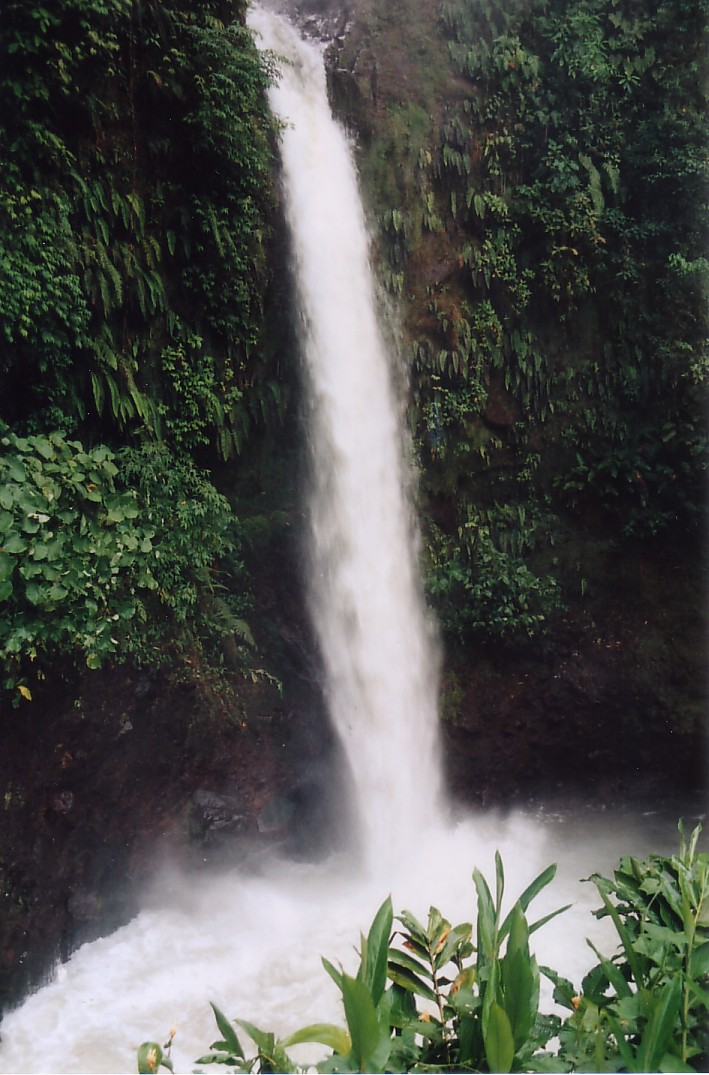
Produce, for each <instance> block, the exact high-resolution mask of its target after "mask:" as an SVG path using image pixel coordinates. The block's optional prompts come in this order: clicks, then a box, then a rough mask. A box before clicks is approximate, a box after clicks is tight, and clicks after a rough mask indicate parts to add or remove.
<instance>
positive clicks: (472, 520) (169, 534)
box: [0, 0, 709, 703]
mask: <svg viewBox="0 0 709 1075" xmlns="http://www.w3.org/2000/svg"><path fill="white" fill-rule="evenodd" d="M245 6H246V5H245V2H244V0H235V2H233V3H228V2H226V0H164V2H157V0H43V2H42V3H41V4H34V3H29V2H28V0H10V2H9V3H8V4H7V5H6V10H5V11H4V13H3V20H2V24H1V25H0V56H2V61H3V62H2V64H1V65H0V258H1V263H2V273H1V275H0V422H1V423H2V426H1V429H0V435H1V439H2V445H3V452H2V457H1V458H0V470H1V472H2V480H1V481H0V541H1V542H2V544H1V545H0V601H2V607H3V615H2V617H1V618H0V660H1V661H2V667H3V684H4V687H5V688H6V690H7V691H8V692H9V695H10V696H11V697H12V698H13V699H14V701H15V702H17V703H21V701H22V699H23V698H24V699H30V698H31V695H32V690H33V687H34V685H35V683H36V682H37V679H38V678H39V677H41V676H44V675H50V674H52V668H53V667H55V666H56V662H57V661H58V660H63V661H64V662H66V661H74V662H76V663H77V664H78V665H79V666H88V668H89V669H91V668H94V667H98V666H99V665H101V664H102V663H103V662H106V661H113V660H125V659H131V660H134V661H137V662H145V663H156V662H166V663H167V664H168V665H169V664H171V663H172V664H174V663H175V662H176V661H177V662H179V660H180V659H181V658H180V655H182V657H184V655H185V653H187V652H189V653H190V654H191V657H192V658H193V659H195V660H197V661H204V662H207V663H210V662H211V664H212V665H214V666H218V665H219V662H220V660H221V659H222V658H221V657H220V652H221V650H222V644H223V641H224V639H225V638H229V639H231V640H232V641H233V640H234V639H236V643H237V649H238V652H239V654H240V657H239V660H240V661H241V662H242V664H243V666H244V667H245V668H246V667H248V664H249V655H248V647H249V643H250V640H251V639H252V636H253V625H252V622H251V620H250V616H251V613H252V610H253V597H252V594H251V592H250V585H249V579H248V572H247V570H246V567H245V562H244V521H243V518H242V517H241V512H240V508H239V505H238V504H236V503H235V500H234V496H233V486H231V485H230V481H229V480H227V481H225V479H224V468H223V466H222V461H224V460H229V461H230V466H231V467H232V468H233V472H235V473H239V472H243V471H244V470H248V468H249V466H250V464H251V462H252V460H253V458H254V457H255V456H256V455H257V454H258V453H261V452H263V451H264V450H265V451H266V452H268V451H269V450H270V451H271V452H273V446H274V444H275V442H276V440H277V437H278V430H279V428H280V423H281V421H282V418H283V415H284V414H288V413H289V409H290V410H291V411H292V408H293V406H294V404H293V393H292V391H291V388H292V377H293V371H292V369H290V368H288V362H287V356H285V352H284V348H283V345H282V341H279V340H278V339H277V336H276V333H275V330H274V329H273V322H274V319H273V318H270V319H269V317H268V316H267V313H268V309H269V302H270V301H271V299H272V295H273V291H274V289H277V288H278V287H282V281H281V280H280V277H281V276H282V265H281V263H280V259H279V256H278V243H279V236H278V224H277V221H278V217H277V204H276V203H277V198H276V195H275V189H276V188H275V185H274V182H273V176H274V160H275V157H274V148H275V144H276V137H277V132H275V131H274V128H273V122H272V120H271V118H270V116H269V113H268V109H267V106H266V103H265V96H264V90H265V87H266V85H267V83H268V80H269V79H270V78H271V77H273V71H272V69H271V66H270V62H269V61H268V60H267V59H264V58H262V57H259V55H258V54H257V52H256V50H255V48H254V45H253V42H252V40H251V38H250V35H249V33H248V31H247V30H246V28H245V26H244V14H245ZM409 8H410V9H411V10H410V12H409V15H410V19H409V28H410V34H411V40H412V41H413V42H416V48H417V49H418V51H419V52H420V53H421V56H423V60H422V61H421V63H422V67H421V68H420V70H419V76H420V77H418V80H417V82H416V90H415V92H412V93H410V94H409V96H407V97H405V96H402V97H401V98H400V99H398V100H397V99H395V97H394V96H392V95H391V94H390V95H389V96H388V97H387V98H384V96H383V91H382V78H380V87H379V93H378V96H377V98H376V100H373V101H372V102H371V111H372V116H373V117H374V118H373V119H372V125H371V129H370V131H369V134H368V137H367V138H366V139H362V144H361V145H360V159H361V163H362V172H363V181H364V184H365V188H366V189H367V191H368V194H369V198H370V201H371V203H372V205H373V206H374V208H375V211H376V214H377V220H378V226H379V246H378V256H379V262H380V267H381V271H382V277H383V279H384V280H385V282H386V283H387V285H388V287H389V289H390V290H391V291H392V292H393V293H394V294H395V295H396V296H397V298H398V300H399V301H400V303H401V306H402V308H403V309H404V310H405V330H404V340H403V351H404V354H405V357H406V359H407V364H408V366H409V367H410V370H411V386H412V410H411V413H412V423H413V426H414V431H415V439H416V447H417V450H418V458H419V462H420V468H421V474H422V480H421V500H422V513H423V517H424V531H425V545H426V550H425V551H426V557H425V559H426V566H427V586H428V593H429V596H430V600H431V602H432V604H433V605H434V606H435V608H436V611H437V613H438V616H439V619H440V621H441V623H442V626H443V630H444V633H445V634H446V636H447V639H448V641H449V643H450V644H451V645H459V646H466V645H469V644H471V643H475V642H480V641H482V642H483V643H485V642H494V643H496V644H498V643H499V644H502V645H507V644H511V645H521V644H522V643H525V641H526V642H529V640H530V639H531V640H534V639H535V638H537V637H539V636H540V635H542V634H543V632H544V631H545V630H546V629H547V626H548V624H549V623H550V622H551V621H553V619H554V617H555V616H556V615H557V614H558V612H559V609H560V608H562V607H563V606H564V603H565V602H568V601H569V600H570V599H572V598H573V597H574V596H575V597H578V596H579V595H580V594H583V592H584V591H585V587H586V585H587V580H586V577H585V576H586V574H587V571H586V569H585V568H584V567H583V566H582V565H579V564H578V563H577V560H578V557H576V559H575V560H574V558H573V556H572V557H571V559H572V560H573V563H572V564H571V566H570V563H569V562H566V560H565V559H564V557H565V555H566V553H565V549H566V548H567V546H568V536H569V533H570V532H577V533H578V532H583V531H585V530H587V529H588V528H591V529H599V528H600V529H601V530H602V532H603V535H604V540H607V541H608V542H610V543H611V544H613V545H614V547H616V548H618V549H627V548H631V549H632V547H633V544H634V543H642V544H644V545H646V546H647V545H648V544H652V543H662V542H665V543H667V542H671V543H672V544H681V545H683V546H684V545H686V547H687V548H688V549H690V550H691V549H694V550H696V547H697V536H698V535H700V534H701V531H702V526H703V516H704V512H705V503H704V501H705V468H706V427H705V413H704V398H705V395H704V394H705V391H706V343H705V338H706V300H707V288H708V286H709V262H708V261H707V256H706V250H707V245H706V239H707V236H706V202H707V162H706V146H707V144H708V139H707V130H706V108H705V104H706V85H707V70H706V65H707V57H708V56H709V51H708V50H707V5H706V2H705V0H660V2H659V3H657V4H653V5H647V4H643V3H639V2H638V0H580V2H579V3H576V4H574V5H573V10H569V6H568V4H566V3H565V2H562V0H529V2H525V3H521V2H516V0H475V2H473V0H447V2H445V3H442V4H439V5H436V6H435V9H431V8H428V7H427V12H428V15H427V18H428V17H429V15H430V13H431V11H433V15H431V17H432V18H433V20H434V23H435V34H434V35H433V37H431V38H430V41H428V42H424V43H421V41H419V38H417V36H416V35H417V28H418V23H417V19H418V18H419V16H420V12H419V15H417V13H416V12H417V6H416V4H409V3H404V2H403V0H398V2H397V3H395V4H392V5H389V6H388V7H387V8H386V9H384V8H381V9H380V8H377V7H376V5H374V7H372V8H371V10H370V12H369V15H368V16H367V18H368V19H369V22H368V24H367V25H368V32H369V33H370V34H371V36H372V40H376V35H377V33H380V32H381V31H382V28H383V27H384V28H386V24H387V23H392V24H393V23H394V22H395V21H396V18H397V16H398V17H401V14H402V11H403V10H404V9H407V10H408V9H409ZM421 17H422V16H421ZM427 49H435V52H434V53H429V52H427V51H426V50H427ZM432 55H434V56H435V58H436V70H435V71H434V70H433V69H432V68H431V67H429V68H428V69H427V68H426V66H425V63H429V64H430V62H431V56H432ZM439 60H440V63H438V61H439ZM432 265H434V270H431V266H432ZM279 274H280V275H279ZM264 446H265V448H264ZM276 454H277V453H274V455H276ZM225 494H227V495H225ZM270 525H271V523H269V522H268V520H266V522H265V523H264V525H263V527H262V528H261V530H258V531H257V533H256V537H255V539H254V540H255V544H256V547H255V555H256V556H258V555H259V541H263V543H264V544H263V546H262V548H265V547H266V544H267V539H266V537H264V535H267V534H268V531H269V526H270ZM253 551H254V550H252V553H253ZM569 555H571V554H569ZM692 555H693V556H694V558H695V559H694V562H696V552H694V553H692ZM567 560H568V557H567Z"/></svg>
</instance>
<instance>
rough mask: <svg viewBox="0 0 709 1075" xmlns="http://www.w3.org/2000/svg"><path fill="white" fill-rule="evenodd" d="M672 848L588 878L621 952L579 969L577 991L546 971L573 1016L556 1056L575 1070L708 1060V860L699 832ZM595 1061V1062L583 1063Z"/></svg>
mask: <svg viewBox="0 0 709 1075" xmlns="http://www.w3.org/2000/svg"><path fill="white" fill-rule="evenodd" d="M680 832H681V833H682V839H681V843H680V849H679V853H678V854H677V855H672V856H671V857H670V858H665V857H662V856H659V855H652V856H650V857H649V858H648V859H645V860H639V859H635V858H628V857H626V858H623V859H621V861H620V863H619V866H618V869H617V870H616V871H615V873H614V875H613V879H612V880H609V879H607V878H604V877H599V876H597V875H594V877H592V878H591V880H592V881H593V882H594V883H595V885H596V887H597V889H598V892H599V894H600V896H601V899H602V901H603V907H602V908H601V909H600V910H599V911H597V912H596V915H597V917H606V916H607V917H610V919H611V921H612V922H613V925H614V927H615V929H616V932H617V935H618V939H619V942H620V943H619V952H618V953H617V954H616V955H615V956H613V958H612V959H608V958H606V957H604V956H602V955H601V954H600V952H598V951H597V950H595V949H594V951H596V954H597V955H598V958H599V963H598V965H597V966H595V967H594V968H593V969H592V970H591V971H589V973H588V974H587V975H586V977H585V979H584V981H583V984H582V992H581V995H580V996H575V995H574V993H573V989H572V987H571V985H570V983H569V982H567V981H565V980H564V979H560V978H559V977H558V976H555V975H554V976H552V977H553V978H554V980H555V982H556V989H555V994H554V996H555V999H557V1000H558V1001H559V1003H561V1004H563V1005H564V1006H565V1007H567V1008H569V1009H570V1010H571V1012H572V1014H571V1015H570V1016H569V1017H568V1018H567V1020H566V1021H565V1023H564V1024H563V1026H562V1028H561V1030H560V1041H561V1049H560V1055H561V1056H562V1057H563V1058H564V1059H565V1060H566V1061H567V1062H568V1063H570V1064H572V1069H573V1070H600V1071H614V1070H617V1069H618V1067H619V1066H622V1067H623V1069H624V1070H626V1071H637V1072H643V1071H700V1070H702V1069H703V1068H704V1067H705V1066H706V1063H707V1060H708V1059H709V1056H708V1053H707V1043H708V1042H709V856H707V855H706V854H700V853H699V852H698V851H697V842H698V838H699V833H700V829H699V828H697V829H695V830H694V832H693V833H692V836H691V837H690V839H689V841H688V842H687V841H686V840H685V838H684V832H683V831H682V826H681V825H680ZM589 1063H592V1064H594V1065H601V1066H598V1067H596V1066H594V1067H593V1068H586V1067H585V1065H586V1064H589Z"/></svg>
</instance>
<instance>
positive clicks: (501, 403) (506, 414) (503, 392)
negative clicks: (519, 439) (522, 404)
mask: <svg viewBox="0 0 709 1075" xmlns="http://www.w3.org/2000/svg"><path fill="white" fill-rule="evenodd" d="M483 418H484V419H485V421H486V422H487V423H488V425H491V426H495V428H497V429H510V428H511V427H512V426H513V425H514V424H515V422H517V421H518V420H519V408H518V405H517V403H516V401H515V400H514V399H513V398H512V396H511V395H510V393H509V392H508V391H507V389H506V388H505V386H504V384H503V382H502V378H501V377H500V376H499V375H493V376H492V377H491V378H490V384H489V387H488V391H487V402H486V404H485V410H484V412H483Z"/></svg>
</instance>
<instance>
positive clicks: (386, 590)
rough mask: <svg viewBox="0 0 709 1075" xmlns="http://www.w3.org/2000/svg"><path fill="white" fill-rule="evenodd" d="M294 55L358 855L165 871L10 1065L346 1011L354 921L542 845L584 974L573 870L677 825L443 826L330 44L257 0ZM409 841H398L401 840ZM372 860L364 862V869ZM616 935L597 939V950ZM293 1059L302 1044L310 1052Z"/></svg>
mask: <svg viewBox="0 0 709 1075" xmlns="http://www.w3.org/2000/svg"><path fill="white" fill-rule="evenodd" d="M252 21H253V25H254V28H255V29H256V30H257V31H258V32H259V33H260V34H261V35H262V37H263V42H264V44H265V45H266V46H268V47H270V48H272V49H274V50H275V51H277V52H279V53H282V54H285V55H286V56H288V57H289V58H290V60H291V62H290V63H289V64H288V65H286V66H285V68H284V73H283V79H282V81H281V83H280V85H279V86H278V87H277V88H276V89H274V91H273V107H274V110H275V111H276V112H277V114H278V115H280V116H281V117H283V119H284V120H285V123H286V125H285V129H284V131H283V138H282V151H283V171H284V189H285V192H286V203H287V213H288V218H289V221H290V226H291V231H292V246H293V257H294V262H295V274H296V278H297V287H298V293H299V301H300V307H301V319H302V337H303V351H304V355H305V357H306V359H307V378H308V382H309V386H310V392H311V414H310V426H311V428H312V446H311V447H312V458H313V463H312V473H313V493H312V497H311V509H310V516H311V527H312V538H313V540H312V556H311V589H312V614H313V622H314V624H315V626H316V630H317V633H318V636H319V639H320V645H321V649H322V656H323V664H324V667H325V671H326V678H327V691H328V697H329V705H330V710H331V714H332V719H333V722H334V724H335V726H336V728H337V731H338V734H339V735H340V737H341V740H342V743H343V746H344V748H345V750H346V752H347V755H348V757H349V759H350V765H351V769H352V776H353V783H354V785H355V788H356V802H355V804H354V811H355V814H356V815H357V817H358V821H359V823H360V824H359V829H360V843H361V845H362V846H363V847H364V849H365V852H366V855H365V861H364V863H362V859H361V856H353V855H352V854H350V853H348V852H346V851H345V852H343V853H342V854H341V855H340V856H334V857H333V858H331V859H330V861H328V862H326V863H324V864H318V865H311V864H304V863H293V862H287V861H283V860H273V861H267V862H263V863H261V864H260V866H259V867H258V868H255V869H253V870H252V871H251V872H250V873H247V872H246V871H245V870H244V869H243V868H242V869H238V868H234V869H231V870H230V869H225V870H224V871H223V872H222V873H221V874H219V875H214V874H212V873H206V872H205V873H200V874H191V875H185V874H183V873H181V872H180V871H178V870H174V871H169V870H168V871H165V872H164V873H163V875H162V876H161V877H160V878H159V879H158V880H156V884H155V888H154V891H153V893H152V894H146V902H145V908H144V910H143V911H142V912H141V913H140V914H139V915H138V916H137V918H135V919H134V920H133V921H132V922H131V923H129V924H128V925H127V926H125V927H124V928H123V929H120V930H117V931H116V932H115V933H114V934H113V935H111V936H110V937H106V938H104V939H103V940H100V941H96V942H94V943H93V944H88V945H85V946H84V947H83V948H81V949H80V950H79V951H78V952H76V953H75V954H74V956H73V957H72V958H71V960H70V961H69V962H68V963H67V964H66V965H65V966H62V967H60V968H58V969H57V972H56V974H55V976H54V979H53V981H52V982H50V983H49V984H48V985H47V986H45V987H44V988H42V989H41V990H39V991H38V992H37V993H36V994H35V995H34V996H32V997H30V998H28V1000H27V1001H26V1002H25V1004H24V1005H23V1006H22V1008H20V1009H19V1010H18V1011H16V1012H13V1013H11V1014H10V1015H9V1016H8V1017H7V1018H6V1020H5V1021H4V1023H3V1027H2V1044H1V1045H0V1072H6V1073H7V1072H28V1073H29V1072H39V1073H42V1072H75V1073H79V1072H93V1073H99V1072H118V1071H134V1070H135V1055H136V1053H135V1051H136V1048H137V1046H138V1045H139V1044H140V1042H141V1041H143V1040H146V1039H153V1040H164V1038H165V1036H166V1035H167V1032H168V1028H169V1027H170V1026H171V1025H173V1024H174V1025H176V1026H177V1029H178V1034H177V1038H176V1041H175V1048H174V1050H173V1060H174V1062H175V1070H176V1071H191V1070H193V1066H194V1062H195V1060H196V1058H197V1057H198V1056H199V1055H200V1054H201V1053H203V1052H204V1051H205V1048H206V1047H207V1045H208V1043H209V1042H210V1041H212V1040H213V1039H214V1037H215V1036H216V1032H215V1028H214V1025H213V1021H212V1016H211V1011H210V1009H209V1006H208V1001H209V1000H213V1001H215V1002H216V1003H217V1004H218V1005H219V1006H220V1007H222V1008H223V1009H225V1010H226V1011H227V1012H228V1014H229V1015H230V1016H238V1017H241V1018H245V1019H249V1020H251V1021H252V1022H254V1023H255V1024H256V1025H257V1026H260V1027H262V1028H264V1029H272V1030H274V1031H275V1032H276V1033H279V1034H286V1033H290V1032H291V1031H293V1030H294V1029H296V1028H297V1027H299V1026H303V1025H305V1024H308V1023H312V1022H316V1021H330V1022H342V1013H341V1010H340V1007H339V1000H338V994H337V990H336V989H335V987H334V985H333V983H332V982H331V981H330V979H329V978H328V977H327V975H326V974H324V972H323V970H322V967H321V965H320V956H321V955H326V956H328V957H329V958H330V959H331V960H335V961H336V962H337V961H341V962H342V964H343V965H344V967H345V968H346V969H348V970H352V969H353V968H354V966H355V965H356V956H355V952H354V945H355V944H356V940H357V936H358V932H359V930H362V929H366V927H367V926H368V924H369V922H370V921H371V918H372V915H373V913H374V911H375V910H376V908H377V906H378V905H379V903H381V901H382V899H383V898H384V896H385V895H386V894H387V892H390V893H391V894H392V897H393V901H394V905H395V907H397V908H399V909H401V908H404V907H408V908H410V909H411V910H412V911H413V912H414V913H415V914H418V915H419V916H425V914H426V911H427V909H428V906H429V904H430V903H435V904H436V905H437V906H439V907H440V908H441V909H442V910H443V912H444V913H445V914H447V915H448V916H450V918H452V919H454V920H456V921H461V920H466V919H468V920H469V919H470V917H471V915H472V914H473V892H472V884H471V879H470V878H471V872H472V868H473V866H474V865H477V866H479V867H480V868H481V869H482V870H483V872H485V873H486V874H487V876H491V875H492V863H493V855H494V851H495V849H496V848H499V849H500V850H501V852H502V856H503V860H504V862H505V866H506V870H507V875H508V890H509V893H510V896H511V897H512V898H514V896H516V895H518V894H519V893H520V891H521V890H522V888H523V887H524V886H525V885H526V884H527V883H528V882H529V881H530V880H531V878H532V877H533V876H534V875H535V874H536V873H537V872H539V870H541V869H542V868H543V867H544V866H546V865H547V864H548V863H549V862H550V861H552V860H553V859H557V860H558V861H559V862H560V871H559V872H560V880H559V882H558V883H557V885H556V887H555V889H554V890H553V891H551V892H548V893H545V894H544V898H543V900H542V901H540V902H539V903H538V904H537V905H536V910H537V912H538V913H539V914H540V915H541V914H543V913H545V912H547V911H548V910H550V909H551V907H552V906H559V905H561V904H563V903H566V902H568V901H569V900H573V901H575V903H576V907H577V910H576V913H575V914H574V915H573V916H571V915H569V916H567V929H566V932H564V933H560V931H559V929H558V928H557V929H556V930H553V929H552V930H550V931H546V930H542V931H540V934H535V940H536V938H537V937H539V940H538V941H537V943H536V945H535V948H536V951H537V954H538V956H539V958H540V961H541V962H543V963H546V964H548V965H550V966H553V967H556V968H557V969H559V970H560V971H561V972H562V973H564V974H566V975H567V976H568V977H571V978H573V979H574V980H575V981H576V982H578V981H579V980H580V973H581V970H582V969H584V968H585V967H587V966H588V965H589V964H590V961H591V960H590V957H589V956H588V955H587V954H586V951H587V950H586V948H585V944H584V937H585V936H588V935H589V933H594V936H595V938H596V940H599V935H598V930H599V928H600V924H599V923H596V922H594V920H593V919H591V918H590V916H589V915H588V914H587V910H588V907H589V906H594V905H595V901H594V898H593V895H592V893H591V892H590V891H588V889H589V886H586V889H585V890H584V889H582V887H581V886H579V885H578V883H577V879H578V878H579V877H582V876H587V875H588V874H589V873H590V872H592V871H593V870H608V869H610V868H611V867H612V864H613V862H614V861H615V859H616V858H617V856H618V854H619V853H621V852H623V853H635V854H642V853H646V852H647V851H648V850H650V849H653V850H662V849H663V846H666V845H667V843H668V836H667V826H666V825H659V826H657V827H652V826H651V825H650V824H649V823H648V822H641V823H638V822H636V821H635V820H633V819H627V818H626V819H621V818H618V817H617V816H614V817H613V818H612V824H609V823H608V820H609V819H607V818H606V817H604V816H603V815H602V814H600V815H599V814H596V821H595V823H592V822H591V819H590V818H588V817H582V818H581V820H580V821H579V820H578V819H577V820H576V821H574V820H573V819H571V818H565V819H556V820H555V821H553V822H552V821H549V820H547V821H546V823H544V824H542V823H540V822H539V821H538V820H533V819H529V818H525V817H520V816H511V817H509V818H508V819H500V818H496V817H494V816H486V817H481V818H476V819H468V820H464V821H462V822H460V823H459V824H458V825H456V826H453V825H451V824H448V823H446V822H445V821H444V819H443V817H442V816H441V811H440V809H439V807H440V778H439V772H440V762H439V750H438V743H437V731H436V661H435V658H434V656H432V654H433V647H432V645H431V633H430V628H429V626H428V624H427V621H426V617H425V615H424V612H423V609H422V602H421V597H420V593H419V586H418V582H417V579H416V570H415V563H416V545H415V538H414V528H413V526H412V522H411V518H410V512H409V508H408V504H407V496H406V493H407V490H408V489H409V487H410V477H409V475H408V473H407V469H406V467H405V464H404V458H405V452H404V450H403V439H402V432H401V429H400V421H399V418H400V415H399V405H398V404H397V402H396V394H395V393H393V391H392V383H393V376H392V373H393V371H392V368H391V360H390V358H389V357H388V355H387V349H386V347H385V346H384V342H383V339H382V333H381V331H380V329H379V327H378V323H377V317H376V301H375V295H374V288H373V284H372V278H371V275H370V273H369V267H368V254H367V236H366V230H365V227H364V222H363V214H362V209H361V206H360V200H359V195H358V192H357V185H356V178H355V171H354V168H353V164H352V157H351V152H350V149H349V146H348V144H347V139H346V138H345V136H344V134H343V133H342V131H341V130H340V129H339V128H338V127H337V126H336V125H335V124H334V122H333V120H332V118H331V116H330V112H329V109H328V106H327V100H326V94H325V77H324V72H323V62H322V56H321V52H320V50H319V49H318V48H317V47H316V46H313V45H311V44H306V43H304V42H302V41H301V40H300V39H299V37H298V35H297V34H296V33H295V31H294V30H292V29H291V28H290V27H289V26H288V25H287V24H285V23H283V22H282V21H281V20H280V19H278V18H276V16H273V15H269V14H265V13H262V12H254V13H253V15H252ZM407 848H408V852H409V853H408V855H405V854H403V851H404V850H405V849H407ZM363 866H364V868H363ZM607 950H608V949H607ZM301 1059H302V1057H301Z"/></svg>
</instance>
